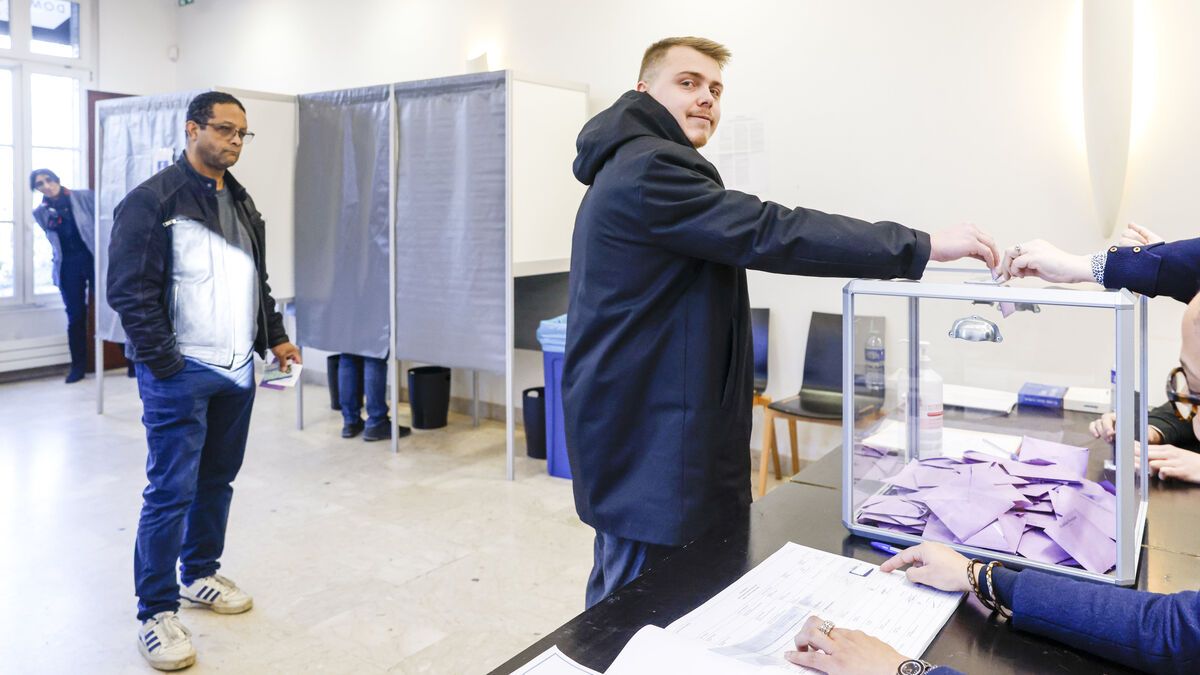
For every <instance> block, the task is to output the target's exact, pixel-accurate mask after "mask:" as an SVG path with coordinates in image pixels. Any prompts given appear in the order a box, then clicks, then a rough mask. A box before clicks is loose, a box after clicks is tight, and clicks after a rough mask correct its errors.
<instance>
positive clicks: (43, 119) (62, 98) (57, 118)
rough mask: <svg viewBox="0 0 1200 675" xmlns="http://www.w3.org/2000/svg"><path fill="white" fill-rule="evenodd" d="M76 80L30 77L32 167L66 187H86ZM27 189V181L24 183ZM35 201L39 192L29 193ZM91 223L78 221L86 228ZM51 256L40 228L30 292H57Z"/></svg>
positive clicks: (39, 293)
mask: <svg viewBox="0 0 1200 675" xmlns="http://www.w3.org/2000/svg"><path fill="white" fill-rule="evenodd" d="M81 108H82V106H81V105H80V101H79V80H77V79H75V78H73V77H61V76H58V75H43V74H41V73H34V74H31V75H30V76H29V109H30V122H31V126H32V127H33V129H32V131H33V136H32V138H33V142H32V148H31V150H32V152H31V153H30V154H31V155H32V159H33V161H32V163H31V164H30V166H31V167H32V168H31V169H30V170H31V171H32V170H34V169H42V168H45V169H50V170H51V171H53V172H54V173H56V174H58V179H59V180H60V181H61V182H62V184H63V185H65V186H67V187H68V188H79V187H86V181H85V180H84V179H83V175H82V172H81V171H80V168H81V159H82V158H81V157H80V155H81V154H82V153H81V152H80V142H79V140H80V137H81V134H80V127H81V124H80V111H81ZM26 189H28V184H26ZM32 199H33V203H34V204H40V203H41V201H42V195H41V193H39V192H34V193H33V194H32ZM89 225H90V223H79V226H80V227H87V226H89ZM53 255H54V252H53V250H52V249H51V247H50V240H48V239H46V237H45V236H44V235H42V234H41V232H40V231H38V232H35V233H34V237H33V293H34V295H44V294H46V293H57V292H58V289H57V288H56V287H55V286H54V279H53V277H52V274H53V271H52V269H53V264H54V263H53V260H52V258H53Z"/></svg>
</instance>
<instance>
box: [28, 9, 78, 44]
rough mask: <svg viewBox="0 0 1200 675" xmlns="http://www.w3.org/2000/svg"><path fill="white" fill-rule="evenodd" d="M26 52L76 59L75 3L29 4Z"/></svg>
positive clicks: (76, 20)
mask: <svg viewBox="0 0 1200 675" xmlns="http://www.w3.org/2000/svg"><path fill="white" fill-rule="evenodd" d="M29 22H30V24H31V26H32V30H31V31H30V33H31V34H30V41H29V51H31V52H33V53H34V54H48V55H50V56H65V57H67V58H69V59H73V58H78V57H79V3H78V2H66V0H30V2H29Z"/></svg>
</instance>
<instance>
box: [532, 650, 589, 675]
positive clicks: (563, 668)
mask: <svg viewBox="0 0 1200 675" xmlns="http://www.w3.org/2000/svg"><path fill="white" fill-rule="evenodd" d="M513 675H600V673H598V672H596V671H594V670H592V669H591V668H588V667H586V666H581V665H579V664H578V663H575V661H574V660H572V659H571V657H569V656H567V655H566V654H563V653H562V652H560V651H559V650H558V646H557V645H555V646H553V647H551V648H549V649H547V650H546V651H544V652H542V653H541V654H538V655H537V656H535V657H533V658H532V659H530V661H529V663H526V664H525V665H523V666H521V667H520V668H518V669H516V670H514V671H513Z"/></svg>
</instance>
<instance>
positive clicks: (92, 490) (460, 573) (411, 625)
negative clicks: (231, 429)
mask: <svg viewBox="0 0 1200 675" xmlns="http://www.w3.org/2000/svg"><path fill="white" fill-rule="evenodd" d="M105 382H106V411H105V414H104V415H102V416H101V415H96V414H95V386H94V385H95V383H94V382H93V381H92V380H91V378H90V377H89V379H88V380H87V381H86V382H85V383H82V384H77V385H72V386H69V387H68V386H65V385H63V384H62V382H61V380H59V379H46V380H37V381H32V382H23V383H17V384H6V385H0V672H3V673H68V672H70V673H76V672H79V673H125V672H131V673H145V672H152V671H150V669H149V668H148V667H147V666H146V665H145V664H144V663H143V661H142V659H141V657H140V656H139V655H138V652H137V647H136V645H135V643H134V635H135V631H136V628H137V623H136V621H135V619H134V613H135V599H134V597H133V582H132V553H133V537H134V530H135V529H136V524H137V513H138V509H139V507H140V505H141V490H142V488H143V487H144V485H145V476H144V462H145V457H146V450H145V440H144V435H143V430H142V426H141V423H140V421H139V417H140V414H141V405H140V401H139V400H138V397H137V391H136V387H135V385H134V382H133V381H132V380H128V379H126V378H124V377H109V378H107V379H106V381H105ZM259 392H260V393H259V397H258V400H257V402H256V406H255V411H254V421H253V424H252V427H251V434H250V443H249V446H248V450H247V454H246V462H245V465H244V467H243V469H242V472H241V475H240V476H239V478H238V480H237V481H236V483H235V490H236V492H235V497H234V502H233V510H232V514H231V516H230V524H229V533H228V541H227V545H226V553H225V556H224V558H223V561H222V562H223V568H222V572H223V573H225V574H227V575H228V576H229V577H231V578H233V579H234V580H235V581H237V582H238V583H239V584H240V585H241V586H242V587H244V588H245V589H246V590H247V591H248V592H250V593H251V594H253V596H254V600H255V607H254V609H253V610H252V611H250V612H248V613H246V614H243V615H238V616H218V615H215V614H211V613H208V612H205V611H201V610H184V611H183V612H182V615H183V617H184V621H185V624H186V625H187V626H188V627H189V628H190V629H191V630H192V632H193V640H194V643H195V645H196V648H197V650H198V652H199V659H198V662H197V665H196V666H195V667H193V668H192V669H190V670H188V671H187V672H189V673H197V674H199V673H207V672H228V673H268V672H279V673H292V672H330V673H376V672H394V673H479V672H486V671H487V670H489V669H490V668H492V667H494V666H495V665H498V664H499V663H501V662H503V661H504V660H506V659H508V658H509V657H510V656H512V655H513V654H515V653H516V652H518V651H520V650H521V649H523V648H524V647H526V646H528V645H529V644H530V643H531V642H533V641H535V640H537V639H538V638H539V637H540V636H541V635H543V634H544V633H545V632H547V631H550V630H553V629H554V628H555V627H557V626H558V625H559V624H561V623H563V622H564V621H566V620H567V619H569V618H571V617H572V616H574V615H575V614H577V613H578V612H579V611H581V610H582V608H583V585H584V581H585V579H586V577H587V572H588V570H589V568H590V565H591V548H592V547H591V537H592V532H591V530H590V529H589V528H588V527H586V526H585V525H583V524H582V523H581V522H580V521H579V519H578V517H577V516H576V515H575V508H574V504H573V502H572V497H571V486H570V484H569V483H568V482H567V481H565V480H560V479H555V478H551V477H549V476H547V475H546V474H545V463H544V462H541V461H535V460H529V459H525V458H524V456H523V453H520V455H519V459H518V462H517V480H516V481H514V482H508V481H505V480H503V471H504V427H503V425H501V424H498V423H494V422H488V423H485V424H484V425H482V426H481V427H480V428H479V429H473V428H472V427H471V424H470V420H469V418H463V417H456V416H452V417H451V423H450V426H449V427H447V428H446V429H442V430H438V431H430V432H416V433H415V434H414V436H412V437H410V438H408V439H404V440H403V441H402V442H401V451H400V453H399V454H398V455H393V454H391V453H390V452H389V446H388V444H387V443H374V444H368V443H364V442H362V441H361V440H360V439H354V440H351V441H344V440H342V439H340V438H339V437H338V431H339V430H340V419H339V416H338V415H337V414H336V413H334V412H332V411H330V410H328V408H327V405H322V403H323V402H327V401H328V398H327V395H326V392H325V390H324V389H323V388H320V387H313V386H310V387H309V388H308V389H307V390H306V396H307V399H308V409H307V414H306V428H305V429H304V430H303V431H297V430H295V424H294V420H295V417H294V410H295V406H294V398H293V395H292V393H291V392H282V393H280V392H271V391H267V390H259ZM405 418H406V410H401V421H406V420H405ZM519 442H520V441H519Z"/></svg>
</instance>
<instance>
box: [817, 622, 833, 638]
mask: <svg viewBox="0 0 1200 675" xmlns="http://www.w3.org/2000/svg"><path fill="white" fill-rule="evenodd" d="M817 630H819V631H821V632H822V633H824V634H825V637H829V632H830V631H832V630H833V622H832V621H822V622H821V625H820V626H817Z"/></svg>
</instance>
